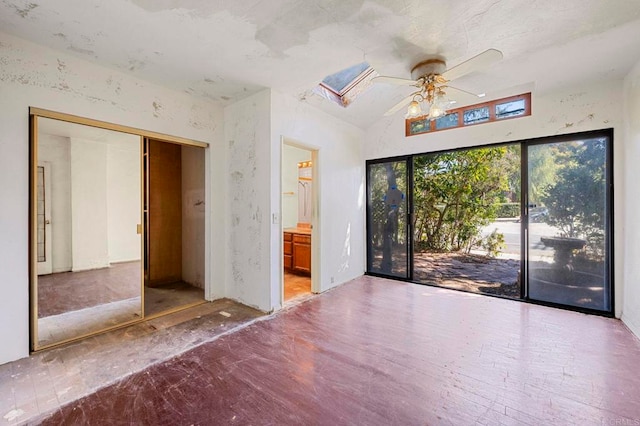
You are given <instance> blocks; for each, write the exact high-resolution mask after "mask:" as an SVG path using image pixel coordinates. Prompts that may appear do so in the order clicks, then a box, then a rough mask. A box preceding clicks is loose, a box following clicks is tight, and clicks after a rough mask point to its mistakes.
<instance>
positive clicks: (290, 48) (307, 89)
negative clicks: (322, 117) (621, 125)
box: [0, 0, 640, 127]
mask: <svg viewBox="0 0 640 426" xmlns="http://www.w3.org/2000/svg"><path fill="white" fill-rule="evenodd" d="M0 30H1V31H5V32H8V33H11V34H14V35H17V36H19V37H22V38H25V39H28V40H31V41H34V42H36V43H39V44H42V45H46V46H49V47H51V48H54V49H58V50H63V51H67V52H70V53H72V54H74V55H77V56H79V57H82V58H85V59H87V60H89V61H93V62H96V63H99V64H103V65H105V66H108V67H112V68H116V69H119V70H121V71H124V72H127V73H130V74H132V75H134V76H136V77H139V78H142V79H146V80H149V81H152V82H155V83H158V84H161V85H164V86H167V87H171V88H174V89H177V90H182V91H186V92H188V93H191V94H193V95H195V96H201V97H205V98H208V99H211V100H214V101H218V102H222V103H223V104H228V103H231V102H233V101H235V100H238V99H241V98H243V97H246V96H248V95H249V94H252V93H255V92H256V91H258V90H260V89H261V88H264V87H271V88H273V89H275V90H278V91H281V92H284V93H288V94H291V95H293V96H296V97H298V98H300V99H306V100H307V101H308V102H309V103H312V104H313V105H316V106H318V107H320V108H321V109H323V110H325V111H327V112H328V113H330V114H332V115H335V116H337V117H340V118H343V119H345V120H346V121H349V122H352V123H354V124H356V125H358V126H361V127H366V126H368V125H369V124H371V123H372V122H374V121H375V120H376V119H378V118H379V117H380V116H381V115H382V114H383V113H384V111H386V110H387V109H388V108H389V107H390V106H391V105H393V104H394V103H395V102H397V101H398V100H400V99H401V98H403V97H404V96H405V95H406V94H407V93H408V92H410V90H411V88H406V87H405V88H398V87H389V86H387V85H376V86H375V87H374V88H373V89H372V90H369V91H367V92H366V93H365V94H363V95H362V96H361V97H360V98H358V99H357V100H356V101H355V102H354V103H353V104H352V105H351V106H350V107H349V108H348V109H343V108H341V107H339V106H337V105H334V104H331V103H330V102H328V101H326V100H323V99H321V98H319V97H318V96H317V95H314V94H313V93H312V92H311V89H312V88H313V87H314V86H315V85H316V84H317V83H318V82H320V81H321V80H322V78H323V77H324V76H326V75H328V74H331V73H334V72H336V71H339V70H341V69H343V68H346V67H349V66H351V65H354V64H356V63H359V62H362V61H368V62H369V63H370V64H371V65H372V66H373V67H374V68H375V69H376V70H377V71H378V72H380V73H381V74H383V75H393V76H400V77H409V70H410V69H411V67H412V65H413V64H415V63H416V62H419V61H420V60H422V59H423V58H424V57H425V56H427V55H433V54H438V55H442V56H444V57H445V58H446V59H447V63H448V65H449V66H454V65H456V64H457V63H460V62H462V61H464V60H466V59H468V58H469V57H471V56H474V55H476V54H478V53H480V52H482V51H484V50H486V49H488V48H496V49H499V50H501V51H502V52H503V54H504V59H503V61H501V62H500V63H498V64H496V65H494V66H492V67H491V68H490V69H487V70H484V71H483V72H478V73H474V74H472V75H469V76H467V77H465V78H462V79H460V80H459V81H456V85H457V86H460V87H461V88H464V89H469V90H473V91H478V92H487V93H488V95H489V96H491V97H497V96H502V95H508V94H516V93H519V92H520V91H522V89H527V88H535V90H536V91H545V90H550V89H553V88H554V87H558V86H560V85H567V84H578V83H580V82H583V81H596V80H599V79H602V78H620V77H622V76H624V75H625V73H626V72H627V71H628V70H629V69H630V67H631V66H632V65H633V64H634V63H635V62H637V61H638V59H640V37H639V35H640V1H638V0H526V1H522V0H503V1H500V0H468V1H458V0H457V1H451V0H395V1H394V0H376V1H363V0H316V1H309V0H244V1H242V0H239V1H232V0H109V1H104V0H47V1H44V0H2V1H1V3H0Z"/></svg>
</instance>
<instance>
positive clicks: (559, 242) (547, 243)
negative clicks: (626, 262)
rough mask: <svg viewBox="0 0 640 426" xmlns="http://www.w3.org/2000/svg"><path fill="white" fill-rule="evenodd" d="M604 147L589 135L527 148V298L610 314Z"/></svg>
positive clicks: (606, 143) (605, 144)
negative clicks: (608, 312)
mask: <svg viewBox="0 0 640 426" xmlns="http://www.w3.org/2000/svg"><path fill="white" fill-rule="evenodd" d="M609 145H610V138H609V137H608V136H607V135H594V136H592V137H587V138H575V139H571V140H564V141H559V142H554V143H540V144H535V145H530V146H529V147H528V148H527V159H528V161H527V163H528V168H527V173H528V194H527V196H528V203H527V215H526V216H527V218H528V233H527V250H528V296H529V298H530V299H532V300H538V301H543V302H550V303H557V304H561V305H569V306H573V307H576V308H580V309H592V310H598V311H611V299H610V294H611V291H610V280H609V266H608V265H609V247H610V245H609V243H608V241H609V226H608V223H609V211H610V209H609V208H608V206H609V197H610V194H609V191H608V187H609V177H608V176H609V161H608V152H609Z"/></svg>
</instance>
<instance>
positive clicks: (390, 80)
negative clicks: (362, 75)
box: [371, 75, 420, 86]
mask: <svg viewBox="0 0 640 426" xmlns="http://www.w3.org/2000/svg"><path fill="white" fill-rule="evenodd" d="M371 81H373V82H374V83H387V84H395V85H399V86H420V82H418V81H416V80H409V79H406V78H398V77H386V76H383V75H380V76H378V77H374V78H372V79H371Z"/></svg>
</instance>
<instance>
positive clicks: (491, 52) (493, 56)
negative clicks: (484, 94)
mask: <svg viewBox="0 0 640 426" xmlns="http://www.w3.org/2000/svg"><path fill="white" fill-rule="evenodd" d="M500 59H502V52H500V51H499V50H496V49H488V50H485V51H484V52H482V53H480V54H478V55H476V56H474V57H473V58H471V59H467V60H466V61H464V62H462V63H460V64H458V65H456V66H455V67H453V68H450V69H448V70H446V71H445V72H443V73H442V76H443V77H444V78H446V79H447V80H449V81H451V80H455V79H456V78H460V77H462V76H463V75H467V74H469V73H471V72H474V71H479V70H481V69H483V68H485V67H487V66H489V65H491V64H493V63H494V62H498V61H499V60H500Z"/></svg>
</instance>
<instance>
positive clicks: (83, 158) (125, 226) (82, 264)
mask: <svg viewBox="0 0 640 426" xmlns="http://www.w3.org/2000/svg"><path fill="white" fill-rule="evenodd" d="M31 119H32V141H33V142H32V172H33V173H32V186H33V188H32V193H33V195H32V207H35V209H32V214H33V215H34V216H35V219H36V220H35V221H33V222H35V223H32V226H35V230H32V231H33V232H32V245H33V246H35V250H32V252H35V253H34V254H35V257H36V259H35V262H34V263H35V267H33V266H32V268H34V269H35V271H32V281H33V285H32V306H33V317H34V318H33V319H32V329H33V334H34V339H33V340H34V344H33V346H34V349H40V348H43V347H48V346H51V345H55V344H59V343H63V342H66V341H70V340H74V339H77V338H79V337H82V336H86V335H90V334H93V333H96V332H99V331H103V330H106V329H110V328H114V327H117V326H121V325H123V324H127V323H129V322H133V321H136V320H139V319H140V318H142V306H143V300H142V264H141V262H142V239H141V233H142V226H141V223H142V220H141V218H142V211H141V201H140V200H141V164H142V155H141V147H142V138H141V137H140V136H139V135H135V134H129V133H125V132H118V131H113V130H107V129H103V128H98V127H92V126H88V125H83V124H78V123H74V122H70V121H64V120H57V119H52V118H46V117H38V116H33V115H32V118H31ZM33 210H35V211H33Z"/></svg>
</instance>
